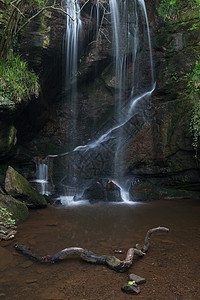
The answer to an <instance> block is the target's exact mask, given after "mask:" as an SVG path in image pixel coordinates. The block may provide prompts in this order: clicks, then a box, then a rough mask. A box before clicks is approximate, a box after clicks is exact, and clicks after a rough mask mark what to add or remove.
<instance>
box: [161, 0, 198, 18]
mask: <svg viewBox="0 0 200 300" xmlns="http://www.w3.org/2000/svg"><path fill="white" fill-rule="evenodd" d="M199 6H200V0H163V1H161V3H160V6H159V8H158V13H159V15H160V16H161V17H163V19H164V20H169V21H173V22H174V21H176V20H177V18H178V17H179V14H180V13H181V10H183V9H184V8H187V7H189V8H190V9H191V8H196V7H199Z"/></svg>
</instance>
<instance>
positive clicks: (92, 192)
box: [82, 179, 123, 202]
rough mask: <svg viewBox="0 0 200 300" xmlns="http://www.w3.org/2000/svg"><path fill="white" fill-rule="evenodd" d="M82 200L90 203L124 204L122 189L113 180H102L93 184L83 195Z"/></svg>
mask: <svg viewBox="0 0 200 300" xmlns="http://www.w3.org/2000/svg"><path fill="white" fill-rule="evenodd" d="M82 199H87V200H89V201H90V202H94V201H95V202H96V201H105V202H122V201H123V200H122V198H121V193H120V188H119V186H118V185H117V183H116V182H115V181H113V180H107V179H101V180H99V181H96V182H93V183H92V184H91V185H90V186H89V187H88V188H87V189H86V190H85V191H84V193H83V196H82Z"/></svg>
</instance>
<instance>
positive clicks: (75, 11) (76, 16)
mask: <svg viewBox="0 0 200 300" xmlns="http://www.w3.org/2000/svg"><path fill="white" fill-rule="evenodd" d="M65 9H66V12H67V13H68V14H69V16H70V17H68V18H67V24H66V32H65V37H64V39H63V41H64V42H63V53H64V61H65V63H64V66H65V68H64V72H63V73H64V85H65V89H66V90H69V89H70V93H69V97H70V104H71V111H72V123H71V124H72V130H73V132H76V130H77V128H76V121H77V72H78V49H79V35H80V33H81V28H82V23H81V19H80V13H79V11H80V6H79V1H74V0H67V1H66V8H65Z"/></svg>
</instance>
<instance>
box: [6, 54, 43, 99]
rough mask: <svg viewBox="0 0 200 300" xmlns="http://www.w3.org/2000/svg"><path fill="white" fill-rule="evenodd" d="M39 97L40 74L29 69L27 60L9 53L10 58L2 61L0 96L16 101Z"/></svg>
mask: <svg viewBox="0 0 200 300" xmlns="http://www.w3.org/2000/svg"><path fill="white" fill-rule="evenodd" d="M33 94H34V95H35V96H36V97H38V94H39V84H38V76H37V75H36V74H35V73H34V72H32V71H29V70H28V66H27V62H25V61H23V60H22V59H21V58H20V56H18V55H17V56H15V55H14V54H13V53H12V52H10V53H9V56H8V59H4V60H3V59H2V60H1V61H0V96H1V97H3V98H5V99H9V100H12V101H14V102H16V103H19V102H21V101H22V100H25V99H29V98H30V96H31V95H33Z"/></svg>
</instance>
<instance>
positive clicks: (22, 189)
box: [5, 166, 47, 208]
mask: <svg viewBox="0 0 200 300" xmlns="http://www.w3.org/2000/svg"><path fill="white" fill-rule="evenodd" d="M5 190H6V191H7V193H8V194H9V195H11V196H13V197H15V198H17V199H18V200H20V201H23V202H24V203H26V205H27V206H28V207H30V208H43V207H46V206H47V201H46V200H45V198H44V197H43V196H42V195H41V194H40V193H39V192H38V191H36V190H35V189H34V188H33V187H32V185H31V184H30V183H29V182H28V180H26V178H24V177H23V176H22V175H20V174H19V173H18V172H17V171H15V170H14V169H13V168H12V167H10V166H9V167H8V170H7V173H6V179H5Z"/></svg>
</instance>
